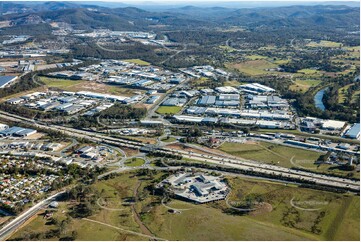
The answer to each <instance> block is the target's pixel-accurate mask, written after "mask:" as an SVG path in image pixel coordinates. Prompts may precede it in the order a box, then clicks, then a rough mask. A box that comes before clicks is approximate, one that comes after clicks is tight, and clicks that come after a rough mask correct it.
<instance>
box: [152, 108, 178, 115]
mask: <svg viewBox="0 0 361 242" xmlns="http://www.w3.org/2000/svg"><path fill="white" fill-rule="evenodd" d="M180 110H182V107H179V106H160V107H159V108H158V109H157V110H156V111H155V112H156V113H159V114H176V113H178V112H179V111H180Z"/></svg>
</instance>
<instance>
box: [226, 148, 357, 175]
mask: <svg viewBox="0 0 361 242" xmlns="http://www.w3.org/2000/svg"><path fill="white" fill-rule="evenodd" d="M219 149H220V150H222V151H224V152H226V153H229V154H231V155H234V156H238V157H241V158H244V159H249V160H256V161H260V162H263V163H267V164H274V165H278V166H282V167H287V168H291V167H298V168H303V169H307V170H310V171H315V172H322V173H325V174H331V175H340V176H346V175H348V173H350V174H352V176H353V177H355V178H359V177H360V173H359V172H357V171H356V170H354V171H352V172H349V171H344V170H340V169H338V167H337V165H327V164H323V165H316V164H314V162H315V161H316V160H317V159H318V157H319V156H320V155H321V154H322V153H319V152H316V151H311V150H305V149H299V148H293V147H289V146H284V145H277V144H272V143H269V142H261V141H257V142H256V141H255V142H251V143H245V144H237V143H228V142H226V143H224V144H223V145H222V146H221V147H220V148H219Z"/></svg>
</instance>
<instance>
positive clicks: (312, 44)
mask: <svg viewBox="0 0 361 242" xmlns="http://www.w3.org/2000/svg"><path fill="white" fill-rule="evenodd" d="M306 46H308V47H328V48H337V47H341V46H342V44H341V43H337V42H333V41H327V40H321V41H319V42H315V41H312V42H310V43H308V44H307V45H306Z"/></svg>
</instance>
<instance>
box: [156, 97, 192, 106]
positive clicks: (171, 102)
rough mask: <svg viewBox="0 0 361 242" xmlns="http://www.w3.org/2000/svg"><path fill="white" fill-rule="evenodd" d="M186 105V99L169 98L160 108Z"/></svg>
mask: <svg viewBox="0 0 361 242" xmlns="http://www.w3.org/2000/svg"><path fill="white" fill-rule="evenodd" d="M186 103H187V99H186V98H176V97H171V98H168V99H166V100H165V101H164V102H163V103H162V106H180V107H182V106H184V105H185V104H186Z"/></svg>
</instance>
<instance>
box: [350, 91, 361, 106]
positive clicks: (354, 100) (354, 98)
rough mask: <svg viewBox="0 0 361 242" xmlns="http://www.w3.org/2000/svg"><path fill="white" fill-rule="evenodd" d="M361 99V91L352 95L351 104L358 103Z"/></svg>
mask: <svg viewBox="0 0 361 242" xmlns="http://www.w3.org/2000/svg"><path fill="white" fill-rule="evenodd" d="M359 98H360V90H358V91H356V92H354V93H352V99H351V102H352V103H355V102H357V101H358V100H360V99H359Z"/></svg>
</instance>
